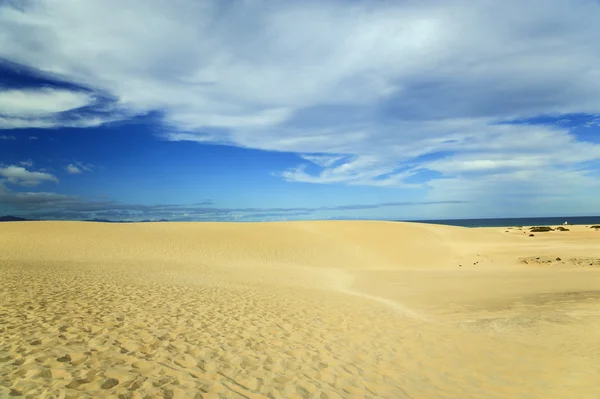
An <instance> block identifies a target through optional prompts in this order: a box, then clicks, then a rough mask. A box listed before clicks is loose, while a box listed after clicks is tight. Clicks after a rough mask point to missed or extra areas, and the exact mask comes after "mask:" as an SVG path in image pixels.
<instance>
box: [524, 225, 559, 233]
mask: <svg viewBox="0 0 600 399" xmlns="http://www.w3.org/2000/svg"><path fill="white" fill-rule="evenodd" d="M529 231H531V232H532V233H543V232H545V231H554V229H553V228H552V227H549V226H537V227H532V228H530V229H529Z"/></svg>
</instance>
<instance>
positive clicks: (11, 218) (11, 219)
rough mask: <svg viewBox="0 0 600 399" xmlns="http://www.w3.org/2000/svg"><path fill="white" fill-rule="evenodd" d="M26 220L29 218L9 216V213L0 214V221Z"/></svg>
mask: <svg viewBox="0 0 600 399" xmlns="http://www.w3.org/2000/svg"><path fill="white" fill-rule="evenodd" d="M27 220H31V219H25V218H20V217H18V216H11V215H6V216H0V222H24V221H27Z"/></svg>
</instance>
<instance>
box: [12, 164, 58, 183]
mask: <svg viewBox="0 0 600 399" xmlns="http://www.w3.org/2000/svg"><path fill="white" fill-rule="evenodd" d="M0 177H3V178H5V180H6V181H7V182H8V183H11V184H16V185H20V186H26V187H33V186H37V185H39V184H40V183H42V182H44V181H51V182H54V183H58V179H57V178H56V176H54V175H51V174H50V173H46V172H35V171H29V170H27V169H25V168H23V167H21V166H16V165H9V166H2V167H0Z"/></svg>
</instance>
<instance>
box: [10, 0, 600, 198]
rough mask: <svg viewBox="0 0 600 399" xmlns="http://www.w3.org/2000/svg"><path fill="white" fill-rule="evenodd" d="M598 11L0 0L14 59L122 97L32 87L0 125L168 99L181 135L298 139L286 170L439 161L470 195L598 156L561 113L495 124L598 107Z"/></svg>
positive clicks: (128, 109)
mask: <svg viewBox="0 0 600 399" xmlns="http://www.w3.org/2000/svg"><path fill="white" fill-rule="evenodd" d="M598 20H600V5H599V3H598V2H596V1H593V0H576V1H571V0H552V1H548V0H531V1H527V2H522V1H517V0H507V1H486V2H472V1H467V0H457V1H453V2H440V1H435V0H424V1H419V2H408V1H407V2H377V4H373V3H371V2H366V1H365V2H361V1H358V2H352V4H348V2H342V1H335V0H332V1H322V2H317V1H308V2H301V3H296V2H288V1H281V2H268V3H267V2H255V1H241V2H234V3H230V2H220V1H205V2H197V1H192V0H190V1H185V0H180V1H178V2H177V6H173V5H172V4H171V3H169V2H164V1H161V0H149V1H146V2H144V3H143V4H141V3H140V2H135V1H121V0H102V1H100V0H89V1H86V2H77V1H65V2H54V1H51V0H32V1H31V2H28V3H27V4H26V5H24V6H22V7H21V8H20V9H17V8H13V7H10V6H8V5H4V6H2V7H0V57H2V58H5V59H8V60H10V61H12V62H15V63H20V64H23V65H26V66H29V67H33V68H38V69H40V70H41V71H43V72H44V73H48V74H51V75H53V76H55V77H59V78H61V79H65V80H68V81H72V82H75V83H78V84H81V85H84V86H86V87H91V88H92V89H93V90H97V91H98V92H102V93H108V95H109V96H112V97H114V98H115V99H116V102H115V103H114V104H113V106H114V112H113V113H111V114H110V116H107V115H104V116H101V117H98V116H96V117H84V116H78V117H76V118H74V119H69V120H66V121H65V120H60V119H58V118H56V117H53V116H52V115H50V116H46V117H43V118H38V117H36V118H29V117H27V116H26V115H25V114H27V112H29V113H30V115H36V116H37V115H39V114H41V113H43V112H59V110H60V109H67V108H69V107H75V106H77V105H79V104H88V103H90V102H91V101H93V100H92V99H91V98H90V97H89V96H88V95H87V94H86V95H84V96H88V97H85V98H84V97H77V98H75V97H72V94H73V93H72V92H69V93H71V94H65V93H63V94H61V95H63V97H61V98H62V99H63V100H62V101H59V102H57V103H56V104H57V105H48V103H49V102H46V101H40V103H38V102H33V101H29V100H27V101H24V102H23V101H22V102H19V104H20V105H19V104H17V105H12V106H13V107H16V108H15V109H13V114H10V115H8V116H7V115H4V116H1V117H0V128H20V127H40V128H49V127H56V126H61V125H65V126H71V127H91V126H99V125H101V124H103V123H107V122H110V121H114V120H118V119H119V118H123V117H126V116H131V115H135V114H141V113H145V112H149V111H152V110H159V111H161V112H162V114H163V115H164V122H165V123H166V124H167V126H169V127H170V130H169V131H168V132H167V133H166V137H167V138H168V139H171V140H192V141H200V142H218V143H227V144H231V145H236V146H241V147H248V148H258V149H264V150H273V151H289V152H295V153H298V154H302V157H303V159H304V161H306V166H302V165H299V166H298V167H296V168H293V169H290V170H287V171H283V172H281V173H280V175H281V176H282V177H284V178H285V179H287V180H289V181H302V182H313V183H339V184H364V185H378V186H396V187H406V186H410V184H409V183H407V181H411V180H410V179H411V177H414V176H415V175H416V174H419V173H421V172H423V171H425V172H431V173H438V174H440V175H442V176H443V178H442V179H441V180H435V181H434V182H432V183H431V184H429V187H430V188H431V190H432V194H431V195H432V196H436V195H446V194H445V193H444V190H447V189H448V187H446V186H444V185H445V184H449V182H458V183H461V184H463V183H464V182H465V181H468V182H469V183H470V184H471V185H467V186H464V185H463V186H462V187H464V189H462V188H459V189H458V190H459V191H460V190H462V191H461V192H462V193H463V194H464V197H465V198H466V197H469V195H472V194H473V190H471V189H470V188H469V187H471V186H473V187H475V186H476V187H487V186H486V183H485V178H486V176H496V177H495V178H496V183H497V184H498V186H499V187H501V188H502V189H503V190H505V191H506V190H509V189H514V190H517V186H518V184H519V181H520V180H519V179H525V180H527V179H530V180H529V181H530V183H531V182H535V181H534V180H535V179H538V178H539V176H537V175H535V174H533V173H530V171H531V170H540V172H539V173H555V180H554V181H555V183H556V184H562V181H561V180H557V179H566V180H565V182H564V183H565V184H566V183H568V181H567V180H569V179H571V178H573V176H575V175H576V176H586V177H585V179H587V180H585V181H586V183H589V179H591V180H594V179H595V178H593V177H589V176H588V175H584V174H583V173H584V172H582V171H581V168H582V166H581V165H583V164H585V163H589V162H592V161H595V160H598V159H600V147H599V145H598V144H595V143H590V142H582V141H580V140H578V138H577V137H576V136H575V135H574V134H573V133H572V132H571V131H569V129H568V128H567V127H565V126H563V125H560V124H559V125H557V126H539V125H538V126H534V125H525V124H522V125H509V124H498V123H499V122H503V121H508V120H511V119H514V118H527V117H534V116H538V115H542V114H544V115H553V116H556V117H560V116H561V115H567V114H572V113H587V114H600V72H599V70H598V67H597V66H598V65H600V41H598V40H597V38H598V37H600V24H598V23H597V21H598ZM148 27H151V29H149V28H148ZM54 94H56V93H54ZM26 97H27V96H26ZM28 98H30V97H28ZM67 98H68V99H69V100H67ZM23 104H25V105H23ZM32 104H34V105H32ZM52 107H55V108H52ZM69 109H71V108H69ZM594 124H595V122H590V126H593V125H594ZM308 163H310V164H312V165H309V164H308ZM76 166H77V165H76ZM309 166H312V167H313V168H314V167H319V168H321V169H319V170H318V171H316V172H312V171H311V169H310V168H309ZM561 171H563V172H564V173H559V172H561ZM498 176H503V177H502V178H499V177H498ZM407 179H408V180H407ZM452 179H454V180H452ZM532 179H533V180H532ZM511 187H512V188H511ZM485 191H486V190H483V192H485ZM448 192H452V190H449V191H448ZM448 195H449V194H448Z"/></svg>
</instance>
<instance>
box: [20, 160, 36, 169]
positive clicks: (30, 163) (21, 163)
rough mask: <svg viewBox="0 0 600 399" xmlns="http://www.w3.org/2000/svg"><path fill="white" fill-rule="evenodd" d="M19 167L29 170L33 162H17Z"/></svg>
mask: <svg viewBox="0 0 600 399" xmlns="http://www.w3.org/2000/svg"><path fill="white" fill-rule="evenodd" d="M19 165H21V166H25V167H26V168H31V167H32V166H33V161H32V160H31V159H28V160H25V161H21V162H19Z"/></svg>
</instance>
